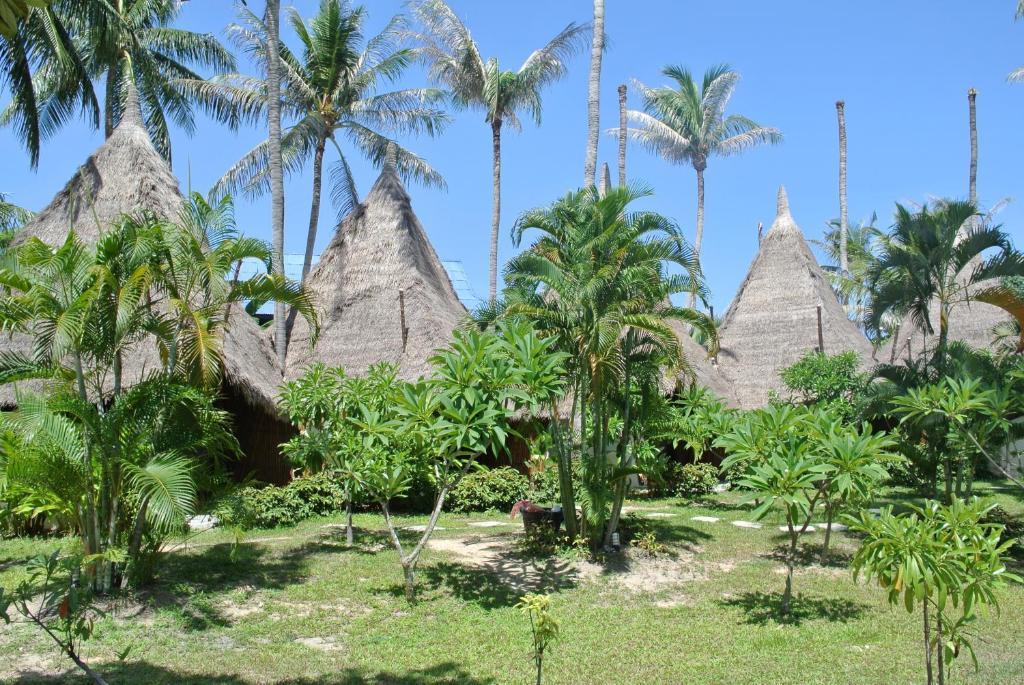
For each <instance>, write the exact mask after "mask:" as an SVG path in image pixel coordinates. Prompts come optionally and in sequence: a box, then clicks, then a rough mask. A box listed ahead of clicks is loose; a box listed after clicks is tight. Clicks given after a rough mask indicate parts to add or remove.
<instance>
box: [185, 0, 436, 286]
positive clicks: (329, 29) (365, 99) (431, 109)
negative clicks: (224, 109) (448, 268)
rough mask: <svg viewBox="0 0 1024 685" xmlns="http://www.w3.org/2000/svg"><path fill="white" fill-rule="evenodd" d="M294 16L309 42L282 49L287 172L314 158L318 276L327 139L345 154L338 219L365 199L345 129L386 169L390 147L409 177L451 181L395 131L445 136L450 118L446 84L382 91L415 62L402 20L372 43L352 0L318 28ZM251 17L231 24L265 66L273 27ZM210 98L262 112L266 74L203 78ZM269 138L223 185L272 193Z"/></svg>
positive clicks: (325, 3) (200, 88)
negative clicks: (402, 43)
mask: <svg viewBox="0 0 1024 685" xmlns="http://www.w3.org/2000/svg"><path fill="white" fill-rule="evenodd" d="M287 11H288V21H289V23H290V24H291V26H292V28H293V29H294V31H295V34H296V36H297V37H298V39H299V42H300V43H301V45H302V48H303V53H302V55H301V57H299V56H296V55H295V54H293V53H292V52H291V51H290V50H289V49H288V47H287V46H286V45H284V44H283V43H282V44H281V45H280V46H279V51H280V55H281V59H282V61H283V64H284V92H283V103H282V106H283V108H284V112H285V113H286V115H287V116H288V117H289V118H292V119H295V120H296V122H295V123H294V124H293V125H291V126H289V128H288V130H287V132H286V133H285V134H284V136H283V138H282V142H281V145H282V161H283V164H284V168H285V171H286V172H289V171H296V170H298V169H300V168H302V167H303V166H304V165H305V163H306V162H307V161H308V160H309V158H310V157H312V159H313V196H312V203H311V206H310V213H309V230H308V232H307V235H306V250H305V255H304V258H303V262H302V278H303V280H304V279H305V277H306V275H307V274H308V273H309V269H310V266H311V264H312V258H313V247H314V244H315V242H316V234H317V226H318V222H319V217H320V194H321V186H322V181H323V164H324V153H325V151H326V148H327V145H328V143H330V144H331V146H332V147H333V148H334V150H335V152H336V153H337V160H336V161H335V163H334V165H333V167H332V169H331V198H332V200H333V201H334V204H335V205H336V208H337V210H338V214H339V217H338V218H339V219H340V218H341V216H342V215H344V214H347V213H348V212H349V211H351V210H352V208H354V207H355V206H356V205H357V204H358V203H359V194H358V192H357V190H356V185H355V179H353V177H352V173H351V169H350V166H349V163H348V160H347V159H346V157H345V153H344V152H343V150H342V147H341V144H340V142H339V140H338V134H344V135H345V137H346V138H347V139H348V140H349V142H350V143H351V144H352V145H353V146H354V147H355V148H356V149H357V150H358V151H359V152H361V153H362V154H363V155H364V156H366V157H367V158H369V159H370V160H371V161H373V162H374V164H375V165H377V166H381V165H383V163H384V161H385V157H386V156H387V154H388V150H389V148H390V149H391V150H392V154H393V157H394V164H395V166H396V168H397V170H398V171H399V173H400V174H402V175H403V176H404V177H406V178H411V179H416V180H419V181H422V182H423V183H425V184H427V185H434V186H443V185H444V180H443V179H442V178H441V176H440V174H438V173H437V172H436V171H434V169H433V168H431V167H430V165H429V164H427V163H426V162H424V161H423V159H421V158H420V157H418V156H416V155H415V154H413V153H412V152H409V151H408V150H406V149H405V148H403V147H402V146H400V145H398V144H397V143H396V142H395V141H394V140H393V139H391V138H389V137H388V136H387V135H385V133H384V132H388V133H427V134H428V135H435V134H437V133H439V132H440V131H441V130H442V129H443V127H444V125H445V123H447V121H448V116H447V115H446V114H445V113H444V112H443V111H442V110H440V109H438V108H436V107H435V106H434V105H435V104H436V103H438V102H439V101H440V100H441V99H442V98H443V93H442V92H441V91H440V90H436V89H432V88H406V89H401V90H394V91H385V92H377V91H378V89H379V86H380V84H381V83H390V82H393V81H394V80H396V79H397V78H399V77H400V76H401V75H402V73H403V72H404V71H405V68H406V67H407V66H408V65H409V64H410V63H411V62H412V61H413V59H414V58H415V51H414V50H412V49H410V48H400V47H398V45H397V42H398V41H399V39H400V37H401V36H400V31H401V30H402V29H403V27H404V21H403V19H402V17H395V18H393V19H392V20H391V21H390V22H388V24H387V26H386V27H385V28H384V30H383V31H382V32H381V33H379V34H378V35H376V36H374V37H372V38H370V39H369V40H368V41H366V42H365V45H363V44H362V43H363V24H364V22H365V19H366V12H365V10H364V9H363V8H362V7H355V8H353V7H352V6H351V5H350V4H349V3H348V2H347V1H346V0H321V2H320V9H319V11H318V12H317V14H316V15H315V16H314V17H313V18H312V20H311V21H310V23H309V25H308V26H307V25H306V23H305V22H304V21H303V19H302V17H301V16H300V15H299V13H298V12H297V11H296V10H295V8H288V10H287ZM241 18H242V23H241V24H234V25H232V26H230V27H229V29H228V30H229V32H230V33H231V35H232V36H233V37H234V40H235V42H236V43H237V44H238V47H239V48H240V49H241V50H242V51H244V52H246V53H247V54H248V55H250V56H251V57H252V58H253V59H254V60H255V61H256V62H257V64H258V65H259V66H260V67H261V68H264V69H265V68H266V63H267V59H266V57H267V49H266V48H267V27H266V25H265V24H264V23H263V22H262V21H261V20H260V19H259V17H257V16H256V15H254V14H253V13H252V12H250V11H248V10H243V11H242V16H241ZM194 86H195V91H196V93H197V95H199V96H200V97H202V98H206V97H209V96H214V97H220V98H223V99H224V100H226V101H228V102H230V103H232V105H234V106H235V107H236V108H237V109H238V110H239V111H240V112H242V113H244V114H245V115H246V116H247V117H248V118H260V117H262V113H263V110H264V109H265V107H266V89H265V87H264V84H263V82H262V80H259V79H253V78H251V77H248V76H244V75H241V74H226V75H223V76H218V77H214V78H213V79H210V80H209V81H197V82H195V84H194ZM268 143H269V141H263V142H262V143H260V144H259V145H257V146H256V147H255V148H254V149H252V150H251V151H249V152H248V153H247V154H246V155H245V156H244V157H243V158H242V159H241V160H239V161H238V162H237V163H236V164H235V165H233V166H232V167H231V168H230V169H229V170H228V171H227V172H226V173H225V174H224V176H223V177H222V178H221V179H220V181H218V183H217V190H220V191H227V192H232V193H233V192H237V191H244V192H246V193H248V194H250V195H254V196H255V195H261V194H263V193H265V192H266V191H267V190H268V187H269V178H268V174H267V154H268Z"/></svg>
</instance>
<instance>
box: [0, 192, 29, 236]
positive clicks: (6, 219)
mask: <svg viewBox="0 0 1024 685" xmlns="http://www.w3.org/2000/svg"><path fill="white" fill-rule="evenodd" d="M31 218H32V212H30V211H29V210H27V209H25V208H23V207H19V206H18V205H16V204H14V203H13V202H8V201H7V195H6V194H4V193H0V233H11V232H12V231H17V230H18V229H20V228H21V227H22V226H24V225H25V224H26V223H28V221H29V219H31ZM2 247H6V245H0V248H2Z"/></svg>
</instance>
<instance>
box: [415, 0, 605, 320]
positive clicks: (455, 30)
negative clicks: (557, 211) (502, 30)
mask: <svg viewBox="0 0 1024 685" xmlns="http://www.w3.org/2000/svg"><path fill="white" fill-rule="evenodd" d="M413 11H414V13H415V15H416V17H417V19H418V20H419V21H420V22H421V23H422V24H423V26H424V28H425V31H424V32H423V33H419V34H414V35H415V37H416V38H417V39H418V41H419V42H420V43H421V46H422V47H421V52H420V54H421V55H422V57H423V59H424V60H425V61H426V62H427V64H428V65H429V68H430V77H431V78H432V79H433V80H434V81H435V82H436V83H439V84H441V85H443V86H444V87H446V88H448V89H449V90H450V91H451V96H452V101H453V103H454V104H455V105H456V106H457V107H462V108H467V107H468V108H474V109H480V110H483V111H484V113H485V117H484V118H485V121H486V122H487V123H488V124H490V126H491V150H492V154H493V184H492V185H493V189H492V193H493V206H492V211H491V254H490V287H489V296H490V301H491V302H494V300H495V298H496V297H497V291H498V231H499V226H500V223H501V130H502V126H503V125H505V124H508V125H509V126H510V127H512V129H513V130H516V131H518V130H521V128H522V125H521V124H520V121H519V113H520V112H522V111H523V110H526V111H527V112H528V113H529V114H530V116H532V117H533V120H534V121H535V122H536V123H537V124H538V125H539V124H540V118H541V95H540V94H541V90H542V89H543V88H544V87H545V86H547V85H550V84H551V83H554V82H555V81H557V80H558V79H560V78H562V76H564V75H565V73H566V62H567V60H568V59H569V58H570V57H572V56H573V55H574V54H575V53H576V51H577V50H578V49H579V47H580V44H581V40H582V39H583V37H584V35H585V32H586V28H587V27H586V26H579V25H577V24H575V23H572V24H569V25H568V26H566V27H565V28H564V29H562V31H561V32H559V33H558V35H556V36H555V37H554V38H552V39H551V40H550V41H549V42H548V43H547V44H546V45H545V46H544V47H542V48H540V49H539V50H534V51H533V53H531V54H530V56H529V57H527V58H526V61H525V62H523V64H522V66H520V67H519V69H518V70H517V71H508V70H503V69H501V67H500V66H499V64H498V59H497V58H496V57H492V58H490V59H488V60H486V61H484V59H483V57H481V55H480V49H479V48H478V47H477V44H476V42H475V41H474V40H473V37H472V36H471V35H470V33H469V29H467V28H466V26H465V25H464V24H463V23H462V21H461V20H460V19H459V18H458V16H457V15H456V14H455V12H454V11H453V10H452V9H451V8H450V7H449V6H448V5H447V4H445V2H444V0H422V1H421V2H419V3H418V4H416V5H415V6H414V9H413Z"/></svg>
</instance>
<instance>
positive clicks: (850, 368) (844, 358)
mask: <svg viewBox="0 0 1024 685" xmlns="http://www.w3.org/2000/svg"><path fill="white" fill-rule="evenodd" d="M859 366H860V359H859V357H858V356H857V353H856V352H842V353H840V354H824V353H821V352H815V351H811V352H808V353H807V354H805V355H804V356H803V357H801V358H800V359H799V360H798V361H797V362H796V363H794V364H792V365H791V366H788V367H786V368H785V369H783V370H782V374H781V375H782V382H783V383H785V385H786V387H787V388H788V389H789V390H790V393H791V397H790V399H791V401H793V402H799V403H801V404H807V405H816V406H818V407H821V408H825V409H829V410H831V411H832V412H833V413H835V414H837V415H839V416H841V417H843V418H845V419H850V418H853V417H854V416H855V415H856V412H857V407H858V404H859V399H860V397H861V394H862V393H863V391H864V388H865V387H866V385H867V375H866V374H863V373H861V372H860V370H859V368H858V367H859Z"/></svg>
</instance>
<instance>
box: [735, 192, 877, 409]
mask: <svg viewBox="0 0 1024 685" xmlns="http://www.w3.org/2000/svg"><path fill="white" fill-rule="evenodd" d="M818 307H820V308H821V331H822V339H823V342H824V349H825V352H826V353H828V354H836V353H839V352H845V351H850V350H852V351H854V352H856V353H858V354H859V355H860V358H861V362H862V364H865V365H867V364H869V363H870V362H871V353H872V350H871V344H870V343H869V342H868V340H867V338H866V337H865V336H864V335H863V334H862V333H861V331H860V330H859V329H858V328H857V327H856V325H854V324H853V322H851V321H850V320H849V319H848V318H846V314H845V313H844V311H843V308H842V305H840V304H839V300H838V299H836V296H835V294H834V293H833V291H832V288H831V287H830V286H829V281H828V277H827V276H826V275H825V273H824V272H823V271H822V270H821V267H820V266H818V262H817V260H815V258H814V255H813V254H811V250H810V248H808V247H807V243H806V242H805V241H804V236H803V233H802V232H801V231H800V227H799V226H797V225H796V222H795V221H794V220H793V217H792V215H791V214H790V212H789V200H788V198H787V197H786V190H785V188H779V199H778V212H777V215H776V217H775V222H774V223H773V224H772V227H771V229H770V230H769V231H768V233H767V234H766V235H765V236H764V238H763V240H762V241H761V245H760V248H759V249H758V252H757V256H756V257H755V258H754V262H753V264H751V266H750V271H749V272H748V273H747V277H746V278H745V279H744V280H743V283H742V284H740V288H739V291H738V292H737V293H736V298H735V299H734V300H733V301H732V305H731V306H730V307H729V311H727V312H726V314H725V319H724V321H723V322H722V328H721V331H720V333H719V337H720V340H721V348H722V349H721V352H719V355H718V360H719V367H720V368H721V370H722V374H723V376H724V377H725V378H726V380H727V381H728V382H729V383H730V384H731V386H732V388H733V390H734V391H735V393H736V396H737V399H738V400H739V403H740V406H742V407H744V408H751V407H759V406H763V405H764V404H766V403H767V402H768V399H769V394H770V393H771V392H772V391H775V392H777V393H779V394H780V395H783V396H784V395H785V388H784V386H783V383H782V379H781V378H780V377H779V374H780V372H781V371H782V369H784V368H785V367H787V366H789V365H791V364H793V363H794V362H796V361H797V360H799V359H800V357H802V356H803V355H804V354H806V353H807V352H808V351H810V350H815V349H817V348H818Z"/></svg>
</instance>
